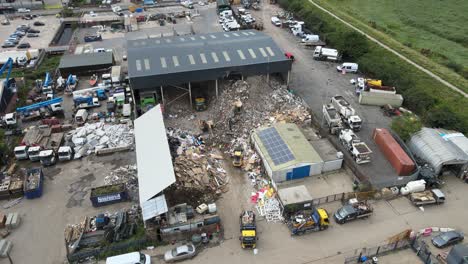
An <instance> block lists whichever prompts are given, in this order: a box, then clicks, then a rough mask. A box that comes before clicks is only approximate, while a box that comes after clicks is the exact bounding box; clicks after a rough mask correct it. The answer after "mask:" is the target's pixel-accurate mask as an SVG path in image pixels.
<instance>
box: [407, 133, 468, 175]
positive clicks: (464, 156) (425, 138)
mask: <svg viewBox="0 0 468 264" xmlns="http://www.w3.org/2000/svg"><path fill="white" fill-rule="evenodd" d="M408 146H409V148H410V149H411V151H412V152H413V153H414V154H415V156H416V157H418V158H420V159H422V160H424V161H425V162H427V163H429V164H430V165H431V166H432V167H433V168H434V170H435V172H436V173H437V174H441V173H443V172H445V171H451V172H452V173H454V174H455V175H456V176H457V177H460V178H462V179H466V178H467V177H468V138H466V136H465V135H463V134H462V133H458V132H455V131H448V130H444V129H434V128H427V127H424V128H422V129H421V131H419V132H418V133H416V134H415V135H413V136H412V137H411V140H410V141H409V143H408Z"/></svg>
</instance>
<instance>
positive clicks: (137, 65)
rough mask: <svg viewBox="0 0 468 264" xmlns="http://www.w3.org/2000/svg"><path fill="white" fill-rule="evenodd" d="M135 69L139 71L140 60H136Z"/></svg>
mask: <svg viewBox="0 0 468 264" xmlns="http://www.w3.org/2000/svg"><path fill="white" fill-rule="evenodd" d="M135 63H136V69H137V71H141V60H136V62H135Z"/></svg>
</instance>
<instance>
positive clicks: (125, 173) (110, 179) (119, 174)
mask: <svg viewBox="0 0 468 264" xmlns="http://www.w3.org/2000/svg"><path fill="white" fill-rule="evenodd" d="M118 183H124V184H125V187H126V189H127V192H128V195H129V197H130V199H131V200H132V201H138V175H137V166H136V165H128V166H122V167H120V168H117V169H115V170H113V171H112V172H111V173H110V174H109V175H107V176H106V177H105V178H104V184H105V185H114V184H118Z"/></svg>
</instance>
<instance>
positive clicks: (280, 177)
mask: <svg viewBox="0 0 468 264" xmlns="http://www.w3.org/2000/svg"><path fill="white" fill-rule="evenodd" d="M252 141H253V144H254V147H255V149H256V150H257V152H258V153H259V155H260V157H261V158H262V161H263V165H264V166H265V169H266V172H267V174H268V176H270V178H271V179H272V180H273V182H274V184H276V183H281V182H284V181H289V180H294V179H302V178H305V177H308V176H312V175H319V174H321V173H323V172H328V171H332V170H338V169H340V168H341V165H342V162H343V160H342V158H336V153H335V158H332V159H330V158H329V157H328V156H327V155H326V156H324V157H325V158H326V160H325V161H324V159H323V158H322V157H321V156H320V154H319V153H318V152H317V151H316V150H315V148H314V147H313V146H312V145H311V144H310V143H309V141H308V140H307V139H306V138H305V136H304V134H302V132H301V131H300V129H299V127H297V126H296V125H295V124H287V123H286V124H275V125H274V126H273V127H264V128H259V129H257V130H256V131H254V133H253V134H252ZM322 147H323V146H322ZM322 156H323V155H322Z"/></svg>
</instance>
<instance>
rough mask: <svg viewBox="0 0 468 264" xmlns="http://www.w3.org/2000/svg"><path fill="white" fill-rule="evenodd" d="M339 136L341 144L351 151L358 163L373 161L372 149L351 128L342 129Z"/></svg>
mask: <svg viewBox="0 0 468 264" xmlns="http://www.w3.org/2000/svg"><path fill="white" fill-rule="evenodd" d="M339 138H340V142H341V144H342V145H343V146H344V147H346V149H347V150H348V151H349V152H350V153H351V156H353V159H354V161H356V163H357V164H364V163H369V162H371V157H370V154H371V153H372V151H371V150H370V148H369V147H368V146H367V144H366V143H364V142H362V141H361V140H360V139H359V137H358V136H356V134H354V132H353V131H352V130H351V129H343V130H341V131H340V135H339Z"/></svg>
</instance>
